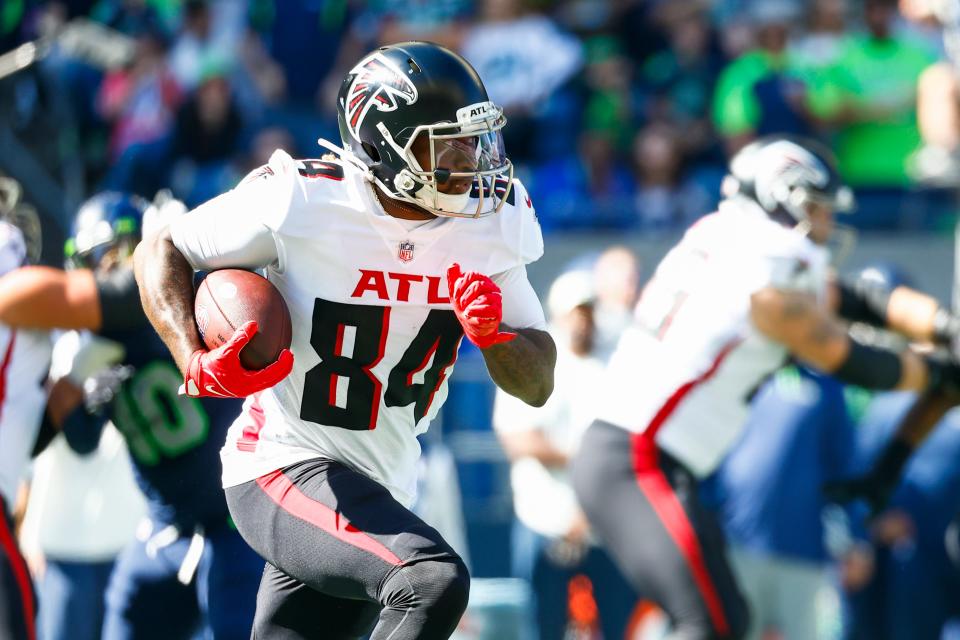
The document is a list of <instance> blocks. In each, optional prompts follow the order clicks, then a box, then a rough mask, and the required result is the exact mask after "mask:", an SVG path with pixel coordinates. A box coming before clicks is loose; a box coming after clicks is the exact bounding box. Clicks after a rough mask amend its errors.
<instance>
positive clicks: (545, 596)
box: [511, 521, 637, 640]
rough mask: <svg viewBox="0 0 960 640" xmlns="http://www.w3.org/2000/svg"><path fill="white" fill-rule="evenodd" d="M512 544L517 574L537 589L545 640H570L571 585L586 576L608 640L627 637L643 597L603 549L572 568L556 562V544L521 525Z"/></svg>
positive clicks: (591, 550) (589, 552) (590, 552)
mask: <svg viewBox="0 0 960 640" xmlns="http://www.w3.org/2000/svg"><path fill="white" fill-rule="evenodd" d="M512 538H513V539H512V545H511V546H512V549H513V562H512V573H513V575H514V576H515V577H517V578H524V579H526V580H527V581H529V582H530V584H531V586H532V587H533V596H534V601H535V602H536V617H537V627H538V628H539V630H540V635H539V637H540V638H541V640H551V639H553V638H563V637H564V631H565V629H566V625H567V617H568V615H567V603H568V585H569V584H570V580H571V579H572V578H573V577H574V576H576V575H580V574H582V575H585V576H586V577H588V578H589V579H590V582H591V583H592V584H593V595H594V599H595V600H596V602H597V606H598V608H599V612H600V627H601V629H602V630H603V637H604V638H613V639H617V640H618V639H619V638H623V637H624V634H625V632H626V629H627V625H628V623H629V622H630V614H631V613H632V612H633V608H634V606H636V603H637V596H636V594H635V593H634V591H633V588H632V587H631V586H630V584H629V583H628V582H627V581H626V579H625V578H624V577H623V575H621V573H620V570H619V569H617V568H616V566H615V565H614V564H613V561H612V560H611V559H610V556H608V555H607V553H606V552H605V551H603V549H601V548H599V547H596V546H593V547H590V548H589V549H588V550H587V551H586V553H585V555H584V556H583V557H582V558H580V559H579V560H578V561H577V562H575V563H572V564H566V563H564V562H562V561H561V560H560V559H555V558H553V557H551V554H550V545H551V543H552V542H553V541H552V540H551V539H550V538H547V537H545V536H542V535H540V534H539V533H537V532H536V531H533V530H532V529H530V528H529V527H526V526H524V525H523V524H522V523H521V522H519V521H517V522H515V523H514V527H513V536H512Z"/></svg>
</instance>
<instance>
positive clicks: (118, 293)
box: [95, 268, 149, 334]
mask: <svg viewBox="0 0 960 640" xmlns="http://www.w3.org/2000/svg"><path fill="white" fill-rule="evenodd" d="M95 281H96V286H97V296H98V297H99V298H100V314H101V316H102V318H103V320H102V324H101V327H100V331H101V332H103V333H105V334H110V333H113V332H116V331H126V330H128V329H135V328H137V327H142V326H145V325H147V324H149V322H148V320H147V316H146V315H144V313H143V305H142V304H140V291H139V289H138V288H137V281H136V279H135V278H134V275H133V269H132V268H129V269H118V270H115V271H112V272H110V273H106V274H103V275H100V274H98V275H97V276H96V280H95Z"/></svg>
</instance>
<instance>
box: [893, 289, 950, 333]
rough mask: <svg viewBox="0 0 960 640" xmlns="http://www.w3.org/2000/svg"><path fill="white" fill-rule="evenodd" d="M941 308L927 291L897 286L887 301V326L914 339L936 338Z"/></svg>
mask: <svg viewBox="0 0 960 640" xmlns="http://www.w3.org/2000/svg"><path fill="white" fill-rule="evenodd" d="M939 309H940V304H939V303H938V302H937V301H936V299H934V298H932V297H930V296H928V295H926V294H925V293H920V292H919V291H915V290H913V289H910V288H909V287H897V288H896V289H894V290H893V291H892V292H891V293H890V301H889V302H888V303H887V327H889V328H890V329H893V330H894V331H896V332H898V333H902V334H903V335H905V336H907V337H908V338H912V339H913V340H934V339H935V338H936V337H937V336H936V335H935V334H936V331H935V318H936V315H937V311H938V310H939Z"/></svg>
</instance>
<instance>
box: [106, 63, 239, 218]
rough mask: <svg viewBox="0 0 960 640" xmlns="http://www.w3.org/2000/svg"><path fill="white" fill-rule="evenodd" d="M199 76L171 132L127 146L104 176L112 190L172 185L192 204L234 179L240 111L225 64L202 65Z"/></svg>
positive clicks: (145, 192)
mask: <svg viewBox="0 0 960 640" xmlns="http://www.w3.org/2000/svg"><path fill="white" fill-rule="evenodd" d="M200 77H201V80H200V84H199V86H198V87H197V88H196V90H195V91H194V92H193V93H192V94H191V95H189V96H187V98H186V100H185V101H184V102H183V104H181V105H180V107H179V109H177V112H176V116H175V121H174V124H173V128H172V130H171V131H170V132H169V134H167V135H165V136H163V137H162V138H160V139H158V140H152V141H148V142H143V143H138V144H133V145H131V146H130V147H128V148H127V150H126V151H125V152H124V153H123V155H122V156H121V157H120V159H119V160H118V161H117V162H116V163H115V165H114V166H113V168H112V169H111V171H110V174H109V175H108V177H107V180H106V182H107V185H108V187H109V188H110V189H114V190H121V191H127V192H133V193H136V194H138V195H141V196H143V197H152V196H153V194H155V193H156V192H157V191H159V190H160V189H163V188H166V187H170V188H171V189H172V190H173V192H174V195H175V196H176V197H177V198H178V199H180V200H183V201H184V202H185V203H186V204H187V206H189V207H194V206H197V205H199V204H201V203H203V202H205V201H206V200H209V199H210V198H212V197H214V196H216V195H217V194H219V193H221V192H222V191H223V190H225V189H229V188H231V187H232V186H233V185H234V184H235V183H236V181H237V179H238V177H239V176H238V175H237V171H236V170H235V169H234V168H233V166H232V162H233V160H234V159H235V157H236V155H237V154H238V153H239V151H240V149H239V145H240V142H241V133H242V129H243V126H244V122H243V117H242V114H241V113H240V110H239V108H238V107H237V104H236V101H235V100H234V98H233V92H232V89H231V86H230V83H229V82H228V80H227V76H226V75H225V68H224V67H222V66H221V65H219V64H216V63H211V64H206V65H203V70H202V71H201V75H200Z"/></svg>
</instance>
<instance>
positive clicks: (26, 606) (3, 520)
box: [0, 498, 37, 640]
mask: <svg viewBox="0 0 960 640" xmlns="http://www.w3.org/2000/svg"><path fill="white" fill-rule="evenodd" d="M0 511H3V513H2V514H0V637H2V638H4V639H7V638H9V639H10V640H35V638H36V637H37V630H36V614H37V599H36V594H35V593H34V590H33V580H31V578H30V572H29V570H28V569H27V563H26V561H25V560H24V559H23V556H22V555H21V554H20V547H19V546H18V545H17V540H16V538H15V537H14V535H13V523H12V520H11V518H10V516H9V514H8V512H7V508H6V504H5V503H4V500H3V499H2V498H0Z"/></svg>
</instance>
